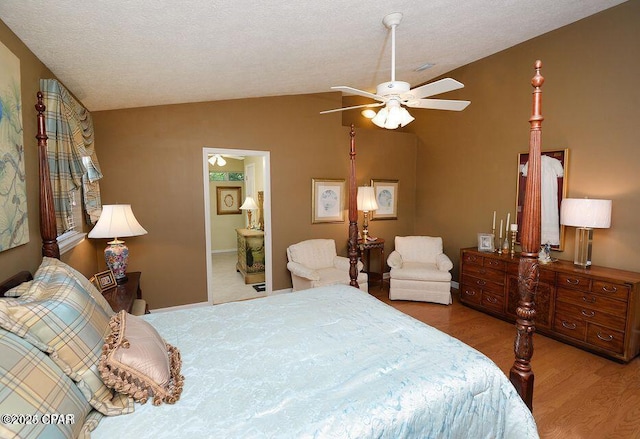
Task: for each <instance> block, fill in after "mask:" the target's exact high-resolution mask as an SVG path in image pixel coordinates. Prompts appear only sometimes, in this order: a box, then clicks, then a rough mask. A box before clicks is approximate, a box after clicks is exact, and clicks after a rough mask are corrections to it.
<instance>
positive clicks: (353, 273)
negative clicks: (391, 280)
mask: <svg viewBox="0 0 640 439" xmlns="http://www.w3.org/2000/svg"><path fill="white" fill-rule="evenodd" d="M349 135H350V136H351V143H350V145H349V163H350V169H349V249H348V254H349V278H351V281H350V282H349V285H351V286H352V287H356V288H359V286H358V204H357V198H358V184H357V182H356V132H355V129H354V127H353V124H351V132H350V133H349Z"/></svg>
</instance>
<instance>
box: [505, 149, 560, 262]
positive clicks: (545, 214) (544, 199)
mask: <svg viewBox="0 0 640 439" xmlns="http://www.w3.org/2000/svg"><path fill="white" fill-rule="evenodd" d="M540 154H541V168H540V171H541V174H542V179H541V181H542V185H541V188H540V190H541V204H542V212H541V234H542V236H541V239H540V244H542V245H543V246H544V245H545V244H547V243H549V246H550V248H551V250H556V251H562V250H564V226H563V225H561V224H560V204H561V203H562V200H563V199H564V197H566V195H567V169H568V164H569V150H568V149H559V150H554V151H542V152H541V153H540ZM528 166H529V153H520V154H518V183H517V187H516V197H517V199H516V223H517V224H518V233H517V235H516V242H517V243H518V244H519V243H520V230H522V213H523V212H522V211H523V209H524V193H525V187H526V184H527V171H528Z"/></svg>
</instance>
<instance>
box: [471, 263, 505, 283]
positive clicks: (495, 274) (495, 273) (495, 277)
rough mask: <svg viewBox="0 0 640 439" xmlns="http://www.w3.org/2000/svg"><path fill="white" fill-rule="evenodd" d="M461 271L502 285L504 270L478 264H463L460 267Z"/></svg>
mask: <svg viewBox="0 0 640 439" xmlns="http://www.w3.org/2000/svg"><path fill="white" fill-rule="evenodd" d="M462 273H463V274H465V275H467V274H468V275H471V276H475V277H478V278H480V279H486V280H487V281H490V282H495V283H497V284H500V285H504V272H503V271H499V270H494V269H493V268H487V267H482V266H479V265H465V266H464V267H463V269H462Z"/></svg>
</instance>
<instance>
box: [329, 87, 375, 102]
mask: <svg viewBox="0 0 640 439" xmlns="http://www.w3.org/2000/svg"><path fill="white" fill-rule="evenodd" d="M331 89H332V90H340V91H342V92H344V93H351V94H354V95H358V96H364V97H365V98H370V99H375V100H376V101H382V100H383V98H382V96H378V95H374V94H373V93H369V92H368V91H364V90H358V89H357V88H353V87H348V86H346V85H338V86H336V87H331Z"/></svg>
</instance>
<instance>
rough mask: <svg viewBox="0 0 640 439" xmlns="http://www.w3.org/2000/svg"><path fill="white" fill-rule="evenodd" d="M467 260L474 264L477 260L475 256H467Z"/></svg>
mask: <svg viewBox="0 0 640 439" xmlns="http://www.w3.org/2000/svg"><path fill="white" fill-rule="evenodd" d="M469 260H470V261H471V262H475V261H477V260H478V258H476V257H475V256H469Z"/></svg>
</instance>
